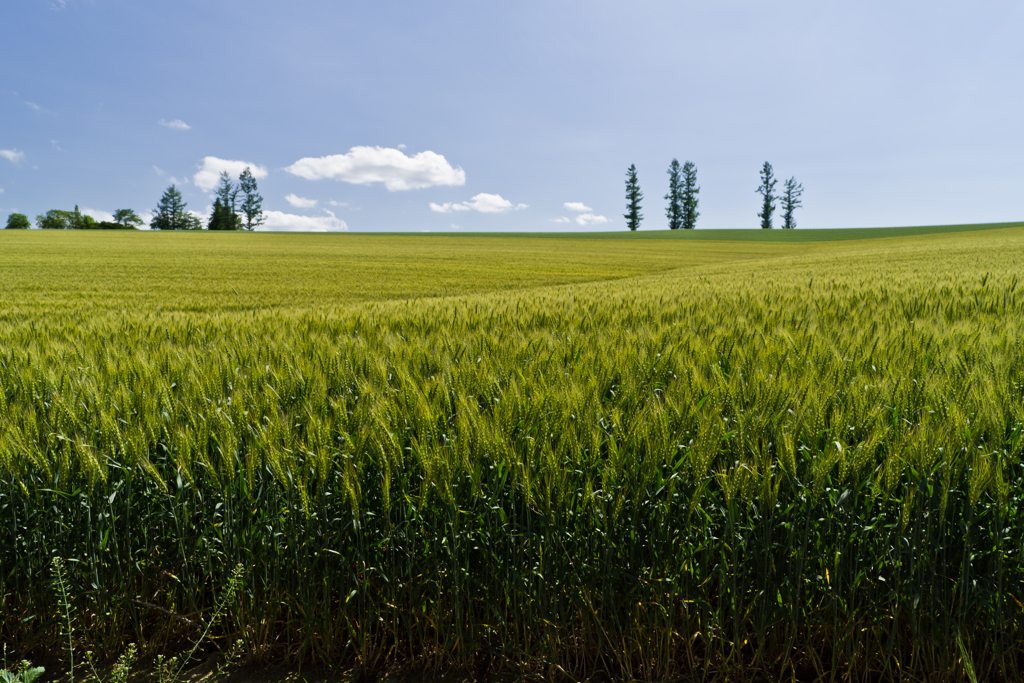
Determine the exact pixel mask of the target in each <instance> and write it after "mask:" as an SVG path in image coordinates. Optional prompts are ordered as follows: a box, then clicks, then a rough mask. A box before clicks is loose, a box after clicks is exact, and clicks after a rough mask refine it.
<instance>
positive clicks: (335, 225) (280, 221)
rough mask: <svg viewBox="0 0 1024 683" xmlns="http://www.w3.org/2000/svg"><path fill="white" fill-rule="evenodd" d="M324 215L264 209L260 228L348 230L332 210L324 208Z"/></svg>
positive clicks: (310, 230)
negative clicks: (263, 218) (263, 221)
mask: <svg viewBox="0 0 1024 683" xmlns="http://www.w3.org/2000/svg"><path fill="white" fill-rule="evenodd" d="M324 213H326V214H327V215H326V216H297V215H295V214H293V213H283V212H281V211H264V212H263V215H264V217H265V218H266V219H267V222H266V223H264V224H263V225H261V226H260V228H259V229H260V230H284V231H288V232H338V231H343V230H348V225H347V224H346V223H345V221H343V220H339V219H338V218H337V216H335V215H334V213H333V212H331V211H328V210H327V209H324Z"/></svg>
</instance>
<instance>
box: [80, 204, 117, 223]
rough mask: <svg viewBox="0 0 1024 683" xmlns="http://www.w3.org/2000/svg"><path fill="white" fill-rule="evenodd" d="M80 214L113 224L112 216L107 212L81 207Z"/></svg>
mask: <svg viewBox="0 0 1024 683" xmlns="http://www.w3.org/2000/svg"><path fill="white" fill-rule="evenodd" d="M82 213H84V214H85V215H86V216H92V217H93V218H95V219H96V220H98V221H107V222H110V223H113V222H114V214H112V213H109V212H107V211H101V210H100V209H90V208H89V207H88V206H83V207H82Z"/></svg>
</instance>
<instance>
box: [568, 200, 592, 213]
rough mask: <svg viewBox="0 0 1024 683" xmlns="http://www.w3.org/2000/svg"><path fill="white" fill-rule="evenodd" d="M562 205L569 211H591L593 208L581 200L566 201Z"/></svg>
mask: <svg viewBox="0 0 1024 683" xmlns="http://www.w3.org/2000/svg"><path fill="white" fill-rule="evenodd" d="M562 206H564V207H565V208H566V209H568V210H569V211H577V212H583V211H593V209H591V208H590V207H589V206H587V205H586V204H584V203H583V202H566V203H565V204H563V205H562Z"/></svg>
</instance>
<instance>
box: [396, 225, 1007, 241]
mask: <svg viewBox="0 0 1024 683" xmlns="http://www.w3.org/2000/svg"><path fill="white" fill-rule="evenodd" d="M1022 225H1024V222H1022V221H1016V222H1010V223H965V224H960V225H919V226H907V227H900V228H832V229H827V230H814V229H811V230H807V229H798V230H638V231H636V232H629V231H621V230H620V231H618V232H587V233H572V232H552V233H501V235H502V236H504V237H514V236H516V235H523V236H525V235H528V236H530V237H548V238H556V239H564V238H569V239H623V240H693V241H704V240H708V241H713V242H784V243H790V242H841V241H845V240H872V239H881V238H888V237H914V236H917V235H938V234H943V233H949V232H974V231H977V230H1000V229H1003V228H1013V227H1019V226H1022ZM406 234H410V235H411V234H414V233H406ZM439 234H440V233H439ZM443 234H446V235H453V236H459V237H465V236H469V235H482V234H485V233H455V234H453V233H443ZM492 234H493V233H492Z"/></svg>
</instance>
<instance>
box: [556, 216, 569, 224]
mask: <svg viewBox="0 0 1024 683" xmlns="http://www.w3.org/2000/svg"><path fill="white" fill-rule="evenodd" d="M551 222H552V223H571V222H572V221H570V220H569V219H568V218H566V217H565V216H559V217H558V218H552V219H551Z"/></svg>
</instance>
